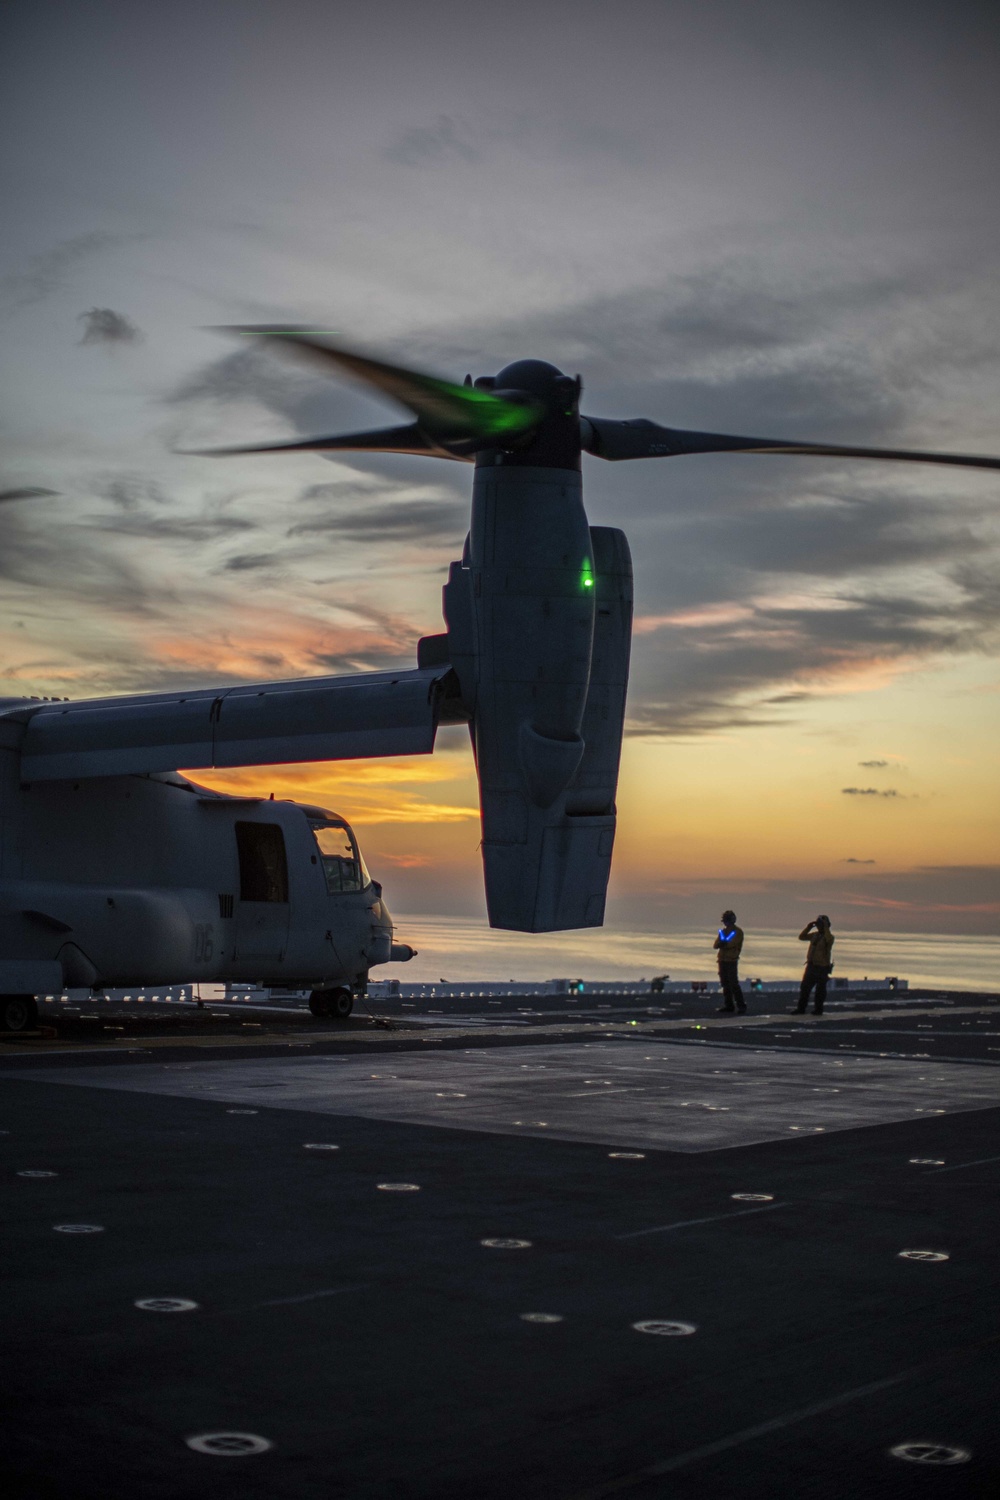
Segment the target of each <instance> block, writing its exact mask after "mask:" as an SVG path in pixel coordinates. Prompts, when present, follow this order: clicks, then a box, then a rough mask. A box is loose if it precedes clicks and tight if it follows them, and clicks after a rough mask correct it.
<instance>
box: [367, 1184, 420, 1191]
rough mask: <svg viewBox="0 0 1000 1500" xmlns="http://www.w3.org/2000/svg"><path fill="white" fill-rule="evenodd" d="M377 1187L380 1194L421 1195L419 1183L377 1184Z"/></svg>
mask: <svg viewBox="0 0 1000 1500" xmlns="http://www.w3.org/2000/svg"><path fill="white" fill-rule="evenodd" d="M375 1186H376V1187H377V1188H378V1190H379V1192H380V1193H419V1192H420V1184H419V1183H418V1182H377V1183H376V1184H375Z"/></svg>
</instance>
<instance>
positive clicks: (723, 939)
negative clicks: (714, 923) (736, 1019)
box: [712, 911, 747, 1016]
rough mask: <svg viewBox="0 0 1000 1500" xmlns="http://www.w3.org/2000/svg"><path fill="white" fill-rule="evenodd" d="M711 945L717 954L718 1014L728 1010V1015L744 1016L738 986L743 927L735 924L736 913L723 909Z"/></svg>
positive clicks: (740, 992) (741, 996) (744, 1009)
mask: <svg viewBox="0 0 1000 1500" xmlns="http://www.w3.org/2000/svg"><path fill="white" fill-rule="evenodd" d="M712 947H713V948H715V949H717V950H718V954H719V983H720V984H721V986H722V999H723V1004H722V1005H720V1006H719V1014H720V1015H722V1014H723V1013H725V1012H728V1013H729V1014H730V1015H734V1014H739V1015H741V1016H745V1015H746V1013H747V1003H746V1001H745V1000H744V998H743V991H742V989H741V988H740V952H741V951H742V948H743V928H742V927H737V925H736V913H735V912H734V911H724V912H723V913H722V926H721V927H720V928H719V936H718V937H717V938H716V940H715V942H714V943H713V944H712Z"/></svg>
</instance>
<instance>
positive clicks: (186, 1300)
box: [135, 1297, 198, 1313]
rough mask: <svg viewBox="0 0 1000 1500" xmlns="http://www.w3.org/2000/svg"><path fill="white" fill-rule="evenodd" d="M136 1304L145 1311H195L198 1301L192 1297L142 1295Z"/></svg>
mask: <svg viewBox="0 0 1000 1500" xmlns="http://www.w3.org/2000/svg"><path fill="white" fill-rule="evenodd" d="M135 1306H136V1307H138V1308H141V1310H142V1311H143V1312H162V1313H179V1312H194V1310H195V1308H196V1307H197V1306H198V1303H197V1302H192V1301H191V1299H190V1297H140V1298H139V1300H138V1302H136V1303H135Z"/></svg>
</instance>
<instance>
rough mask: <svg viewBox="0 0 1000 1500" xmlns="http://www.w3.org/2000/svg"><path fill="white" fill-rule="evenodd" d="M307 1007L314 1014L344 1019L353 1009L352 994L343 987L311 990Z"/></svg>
mask: <svg viewBox="0 0 1000 1500" xmlns="http://www.w3.org/2000/svg"><path fill="white" fill-rule="evenodd" d="M309 1009H310V1010H311V1011H312V1013H313V1015H314V1016H327V1017H331V1018H333V1019H335V1020H338V1021H346V1020H347V1017H348V1016H349V1015H350V1014H351V1011H352V1010H353V1009H354V996H353V995H352V994H351V992H350V990H345V989H334V990H313V992H312V994H311V995H310V996H309Z"/></svg>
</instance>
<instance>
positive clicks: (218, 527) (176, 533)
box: [87, 514, 255, 544]
mask: <svg viewBox="0 0 1000 1500" xmlns="http://www.w3.org/2000/svg"><path fill="white" fill-rule="evenodd" d="M87 525H88V526H89V527H90V528H91V529H93V530H94V531H99V532H107V533H113V534H114V535H115V536H129V537H145V538H147V539H148V540H150V541H176V542H186V543H196V544H201V543H203V542H210V541H214V540H216V539H217V538H218V537H226V536H233V535H235V534H237V533H239V532H244V531H253V530H255V527H254V523H253V522H252V521H247V520H244V519H243V518H242V517H240V516H227V515H219V514H216V515H200V516H198V515H194V516H152V515H143V514H126V515H121V516H116V515H109V516H97V517H94V518H91V519H90V520H89V521H88V522H87Z"/></svg>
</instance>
